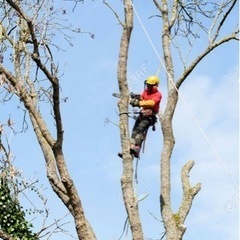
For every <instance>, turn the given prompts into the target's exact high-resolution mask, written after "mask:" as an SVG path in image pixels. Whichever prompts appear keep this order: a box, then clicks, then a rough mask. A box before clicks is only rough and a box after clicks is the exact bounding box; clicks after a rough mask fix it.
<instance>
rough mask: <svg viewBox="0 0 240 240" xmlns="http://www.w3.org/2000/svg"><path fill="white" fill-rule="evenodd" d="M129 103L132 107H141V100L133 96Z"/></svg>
mask: <svg viewBox="0 0 240 240" xmlns="http://www.w3.org/2000/svg"><path fill="white" fill-rule="evenodd" d="M129 104H130V105H131V106H132V107H139V101H138V100H137V99H135V98H131V100H130V102H129Z"/></svg>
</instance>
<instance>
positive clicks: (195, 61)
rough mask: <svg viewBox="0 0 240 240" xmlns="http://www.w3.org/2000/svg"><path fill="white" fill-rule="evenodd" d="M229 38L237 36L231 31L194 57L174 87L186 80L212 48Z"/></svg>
mask: <svg viewBox="0 0 240 240" xmlns="http://www.w3.org/2000/svg"><path fill="white" fill-rule="evenodd" d="M230 40H239V39H238V37H237V36H236V33H233V34H232V35H231V36H228V37H225V38H223V39H221V40H219V41H218V42H216V43H214V44H210V45H209V46H208V47H207V48H206V49H205V51H203V52H202V54H200V55H199V56H197V57H196V59H195V60H194V61H193V62H192V63H191V65H190V66H189V67H187V68H185V70H184V72H183V74H182V76H181V77H180V78H179V79H178V80H177V82H176V88H177V89H179V88H180V86H181V84H182V83H183V82H184V81H185V80H186V78H187V77H188V75H189V74H190V73H191V72H192V71H193V70H194V68H195V67H196V66H197V65H198V64H199V63H200V61H201V60H202V59H203V58H204V57H206V56H207V55H208V54H209V53H210V52H211V51H212V50H214V49H215V48H217V47H219V46H220V45H222V44H223V43H226V42H228V41H230Z"/></svg>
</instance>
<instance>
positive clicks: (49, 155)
mask: <svg viewBox="0 0 240 240" xmlns="http://www.w3.org/2000/svg"><path fill="white" fill-rule="evenodd" d="M52 4H53V2H52V1H48V0H46V1H12V0H7V1H0V5H1V13H0V16H1V22H0V40H1V54H2V58H1V63H0V76H1V84H2V86H3V87H4V88H5V89H6V90H7V92H6V96H5V97H6V99H7V97H9V96H11V95H15V96H17V97H18V98H19V100H20V101H21V102H22V103H23V106H24V108H25V109H26V110H27V112H28V114H29V117H30V120H31V123H32V126H33V129H34V132H35V134H36V137H37V139H38V142H39V145H40V146H41V149H42V152H43V155H44V158H45V161H46V168H47V177H48V179H49V182H50V184H51V186H52V189H53V191H54V192H55V193H56V194H57V196H58V197H59V198H60V199H61V200H62V202H63V204H64V205H65V206H66V207H67V209H68V210H69V211H70V212H71V214H72V216H73V218H74V221H75V227H76V231H77V234H78V237H79V239H83V240H84V239H86V240H89V239H95V234H94V232H93V230H92V228H91V226H90V224H89V223H88V221H87V219H86V217H85V213H84V210H83V207H82V202H81V200H80V197H79V195H78V192H77V189H76V187H75V184H74V182H73V180H72V178H71V176H70V174H69V171H68V168H67V165H66V161H65V157H64V153H63V150H62V148H63V134H64V131H63V125H62V117H61V111H60V103H61V97H60V83H59V72H58V67H57V63H56V62H55V61H54V57H53V54H52V50H51V46H50V45H51V44H52V46H53V45H54V43H53V42H52V38H53V37H54V36H55V33H53V31H52V28H51V26H52V25H53V26H55V27H56V26H59V28H58V27H56V28H55V29H54V30H55V31H56V30H59V31H62V29H68V30H70V28H68V27H66V26H63V25H62V24H60V23H58V24H59V25H58V24H57V23H56V22H54V21H55V19H56V18H55V17H57V13H58V12H60V13H62V16H64V15H65V10H64V9H63V10H57V9H55V7H54V6H53V5H52ZM53 15H54V17H52V16H53ZM65 37H66V36H65ZM3 56H4V57H5V58H6V56H9V58H10V61H4V60H3ZM46 99H47V101H48V102H49V103H50V105H51V108H52V113H51V112H50V116H51V115H52V116H53V119H54V122H55V124H54V130H53V131H52V132H51V131H50V129H51V127H52V126H50V124H49V123H47V121H46V119H44V117H43V115H44V114H42V112H41V107H40V105H41V102H42V101H45V100H46Z"/></svg>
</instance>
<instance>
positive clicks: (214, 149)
mask: <svg viewBox="0 0 240 240" xmlns="http://www.w3.org/2000/svg"><path fill="white" fill-rule="evenodd" d="M132 7H133V10H134V13H135V15H136V16H137V19H138V21H139V23H140V25H141V27H142V29H143V32H144V33H145V35H146V37H147V39H148V41H149V43H150V45H151V46H152V48H153V51H154V52H155V54H156V56H157V57H158V59H159V61H160V65H159V67H158V69H157V72H156V75H158V74H159V71H160V68H161V67H163V69H164V71H165V72H166V74H167V75H169V73H168V71H167V69H166V67H165V65H164V62H163V60H162V58H161V57H160V55H159V53H158V51H157V49H156V47H155V46H154V44H153V42H152V40H151V38H150V36H149V34H148V32H147V30H146V28H145V26H144V25H143V23H142V20H141V18H140V17H139V14H138V12H137V10H136V8H135V6H134V4H133V3H132ZM169 79H171V81H172V84H173V86H174V88H175V89H176V91H177V92H178V95H179V97H180V99H181V100H182V102H183V104H184V106H185V107H186V109H187V111H188V112H189V113H190V115H191V117H192V119H193V121H194V122H195V124H196V126H197V127H198V129H199V130H200V132H201V133H202V135H203V136H204V139H205V140H206V141H207V143H208V145H209V146H210V148H211V149H212V151H213V153H214V154H215V156H216V158H217V160H218V161H219V162H220V165H221V166H222V167H223V169H224V170H225V171H226V173H227V174H228V176H229V178H230V179H231V181H232V182H233V183H234V185H235V186H236V187H237V189H239V185H238V183H237V182H236V181H235V179H234V178H233V176H232V174H231V172H230V171H229V170H228V168H227V167H226V166H225V164H224V162H223V160H222V158H221V157H220V155H219V154H218V152H217V150H216V148H215V147H214V145H213V144H212V142H211V140H210V139H209V137H208V136H207V134H206V133H205V131H204V130H203V128H202V127H201V125H200V124H199V122H198V120H197V118H196V117H195V115H194V114H193V112H192V111H191V109H190V108H189V106H188V104H187V103H186V101H185V99H184V97H183V96H182V94H181V92H180V91H179V89H178V88H177V87H176V84H175V82H174V81H173V80H172V78H171V77H170V78H169Z"/></svg>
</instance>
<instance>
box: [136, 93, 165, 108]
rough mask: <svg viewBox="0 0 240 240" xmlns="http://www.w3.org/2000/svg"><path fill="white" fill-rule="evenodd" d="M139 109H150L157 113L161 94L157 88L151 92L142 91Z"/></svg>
mask: <svg viewBox="0 0 240 240" xmlns="http://www.w3.org/2000/svg"><path fill="white" fill-rule="evenodd" d="M141 99H142V100H141V101H140V102H139V105H140V107H142V108H143V109H151V110H152V111H153V112H154V113H158V111H159V106H160V102H161V99H162V94H161V92H160V91H158V89H157V88H153V89H152V91H151V92H148V90H147V89H146V90H144V91H143V92H142V94H141Z"/></svg>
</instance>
